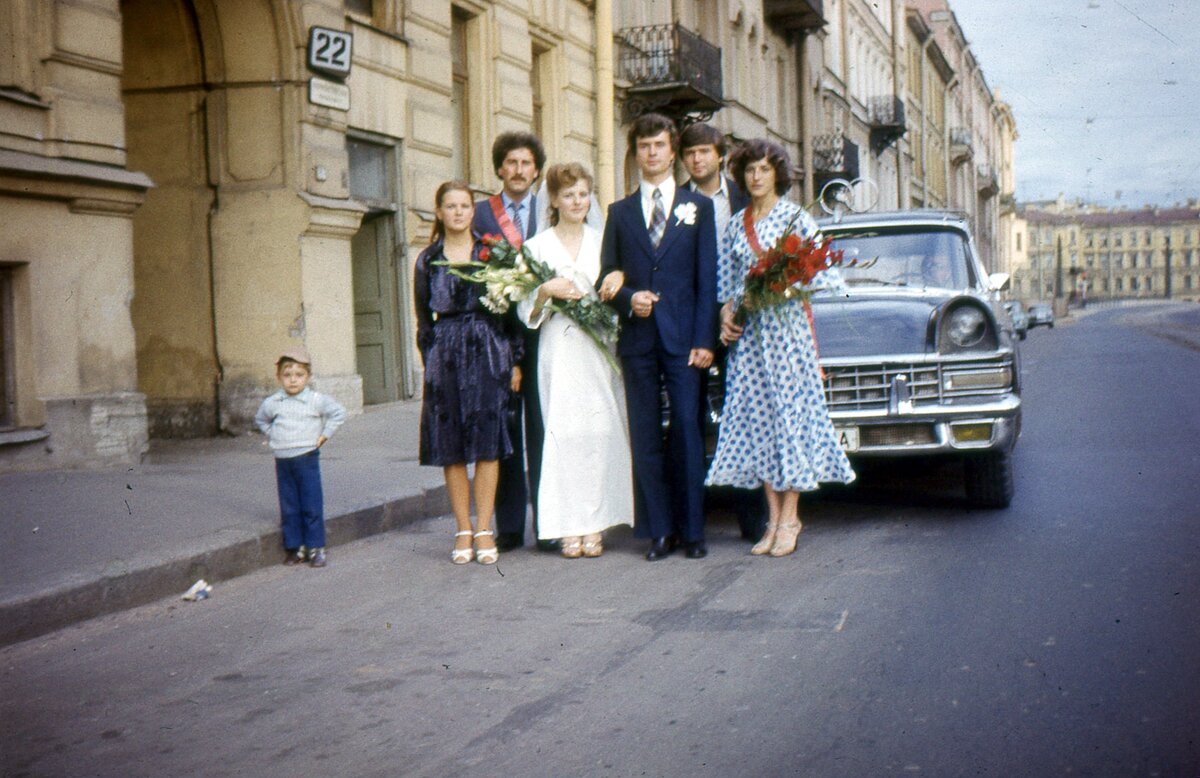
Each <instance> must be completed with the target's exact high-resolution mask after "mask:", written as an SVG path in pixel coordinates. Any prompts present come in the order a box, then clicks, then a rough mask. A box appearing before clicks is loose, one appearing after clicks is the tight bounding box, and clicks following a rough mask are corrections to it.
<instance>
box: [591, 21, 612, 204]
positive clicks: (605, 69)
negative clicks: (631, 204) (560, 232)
mask: <svg viewBox="0 0 1200 778" xmlns="http://www.w3.org/2000/svg"><path fill="white" fill-rule="evenodd" d="M613 100H614V98H613V6H612V0H596V197H597V198H598V199H599V200H600V205H601V207H607V206H608V205H609V204H610V203H612V202H613V201H614V200H615V199H616V196H615V194H616V161H615V160H614V159H613V155H614V154H615V153H616V152H615V149H614V144H613V133H614V132H615V125H614V123H613V114H614V106H613Z"/></svg>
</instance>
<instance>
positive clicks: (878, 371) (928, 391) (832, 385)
mask: <svg viewBox="0 0 1200 778" xmlns="http://www.w3.org/2000/svg"><path fill="white" fill-rule="evenodd" d="M1005 366H1008V367H1009V368H1010V369H1011V366H1012V361H1011V360H1002V361H996V360H987V361H974V362H970V361H968V362H948V363H938V364H917V363H907V364H873V365H833V366H829V365H827V366H825V404H826V405H827V406H828V407H829V410H830V411H867V410H877V409H881V408H886V407H887V405H888V400H889V399H890V395H891V392H892V387H893V385H894V382H895V379H896V378H897V377H898V376H903V377H904V379H905V381H906V382H907V385H908V399H909V400H911V401H912V404H913V407H920V406H922V405H937V404H939V403H942V402H944V401H946V400H947V399H951V398H958V397H973V396H977V397H986V396H995V395H997V394H1003V393H1005V392H1008V391H1010V389H1011V387H1005V388H1003V389H995V388H989V389H979V390H976V391H972V390H963V389H959V390H952V391H947V390H945V389H944V388H943V387H944V384H943V381H942V379H943V376H944V374H945V373H947V372H954V373H959V372H963V373H969V372H971V371H973V370H985V371H987V370H994V369H996V368H1003V367H1005Z"/></svg>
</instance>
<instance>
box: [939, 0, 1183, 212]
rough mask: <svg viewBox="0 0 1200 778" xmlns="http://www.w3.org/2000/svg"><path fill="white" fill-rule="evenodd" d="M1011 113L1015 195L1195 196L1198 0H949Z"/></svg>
mask: <svg viewBox="0 0 1200 778" xmlns="http://www.w3.org/2000/svg"><path fill="white" fill-rule="evenodd" d="M950 7H951V9H952V10H953V11H954V14H955V16H956V17H957V18H958V23H959V25H960V26H961V27H962V29H963V32H964V34H965V35H966V37H967V40H968V41H969V42H970V45H971V49H972V51H974V52H975V56H976V59H977V60H978V61H979V63H980V65H981V67H982V68H983V74H984V78H985V79H986V80H987V83H988V86H990V87H991V88H992V90H993V92H996V93H997V95H998V97H999V98H1000V99H1002V100H1004V101H1005V102H1007V103H1008V104H1009V105H1011V106H1012V109H1013V115H1014V117H1015V118H1016V122H1017V133H1018V135H1019V137H1018V139H1017V145H1016V152H1015V161H1014V164H1015V168H1016V181H1017V200H1018V201H1029V200H1042V199H1053V198H1055V197H1057V196H1058V195H1059V194H1060V193H1061V194H1063V195H1065V196H1066V197H1067V199H1068V200H1073V199H1077V198H1078V199H1082V200H1084V201H1087V202H1092V203H1099V204H1103V205H1109V206H1121V205H1123V206H1126V207H1130V208H1137V207H1141V206H1142V205H1145V204H1151V205H1159V206H1168V205H1171V204H1173V203H1175V202H1183V201H1186V200H1187V199H1188V198H1198V197H1200V127H1198V126H1197V125H1200V0H950Z"/></svg>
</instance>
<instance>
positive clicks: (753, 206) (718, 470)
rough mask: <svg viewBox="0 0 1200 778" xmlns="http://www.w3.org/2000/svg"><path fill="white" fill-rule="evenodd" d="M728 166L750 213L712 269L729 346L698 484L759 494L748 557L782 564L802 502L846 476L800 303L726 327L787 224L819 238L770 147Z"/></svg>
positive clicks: (736, 223) (831, 275) (782, 154)
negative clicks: (756, 528) (750, 276)
mask: <svg viewBox="0 0 1200 778" xmlns="http://www.w3.org/2000/svg"><path fill="white" fill-rule="evenodd" d="M731 166H732V169H733V175H734V180H735V181H736V182H737V183H739V184H741V186H742V188H743V189H744V190H745V191H746V192H747V193H748V194H749V195H750V205H748V206H747V207H746V209H745V211H743V212H739V213H737V214H734V216H733V218H732V219H730V221H729V228H728V229H727V230H726V232H725V235H724V237H723V239H722V241H721V252H720V257H719V260H718V264H717V298H718V299H719V300H720V301H722V302H723V303H724V306H723V307H722V308H721V340H722V342H724V343H726V344H727V345H729V359H728V362H727V363H726V372H725V375H726V380H725V408H724V411H723V413H722V418H721V431H720V435H719V437H718V439H717V451H716V454H715V455H714V457H713V461H712V466H711V467H710V468H709V471H708V478H707V481H706V482H707V483H708V484H710V485H716V484H720V485H727V486H736V487H739V488H742V489H753V488H756V487H758V486H759V485H760V484H761V485H762V487H763V489H764V490H765V491H766V495H767V509H768V513H767V531H766V534H764V535H763V538H762V540H760V541H759V542H758V543H757V544H755V546H754V548H753V549H751V553H752V554H767V553H769V554H770V555H771V556H786V555H788V554H790V553H792V552H793V551H795V550H796V538H797V536H798V535H799V534H800V527H801V524H800V512H799V511H800V492H809V491H813V490H815V489H817V488H818V485H819V484H820V483H822V482H825V483H830V482H840V483H849V482H851V481H853V480H854V471H853V469H851V467H850V462H849V461H848V460H847V459H846V455H845V454H844V453H843V452H842V449H841V446H839V445H838V441H837V435H836V433H835V432H834V429H833V424H832V423H831V422H830V420H829V412H828V410H827V409H826V408H825V395H824V392H823V389H822V384H821V373H820V367H819V365H818V364H817V347H816V343H815V342H814V340H813V334H812V328H811V326H810V324H809V318H808V315H807V312H806V311H805V307H804V303H803V302H802V301H801V300H793V301H791V302H787V303H783V304H781V305H778V306H774V307H772V308H768V309H766V310H763V311H760V312H757V313H752V314H750V316H749V318H748V319H747V320H746V321H745V323H744V324H743V325H742V326H740V327H739V326H738V325H737V324H735V323H734V318H733V315H734V311H735V310H736V308H737V302H738V300H739V299H740V298H741V296H742V290H743V286H744V281H745V278H746V271H747V270H749V269H750V267H751V265H753V264H754V263H755V262H757V261H758V252H759V251H761V250H763V249H766V248H770V247H771V246H773V245H774V244H775V242H776V241H777V240H778V239H779V237H780V236H781V235H782V234H783V233H784V231H785V230H787V228H788V225H789V224H791V225H794V230H795V232H797V233H799V234H801V235H803V236H805V237H809V236H812V235H814V234H815V233H816V232H817V225H816V222H814V221H813V219H812V217H811V216H809V215H808V213H806V212H805V211H804V209H803V208H801V207H800V206H798V205H795V204H794V203H790V202H788V201H786V200H783V199H781V195H783V194H784V193H786V192H787V190H788V189H789V188H790V186H791V175H790V172H789V171H790V170H791V163H790V162H789V161H788V157H787V152H786V151H784V150H783V148H781V147H780V146H778V145H777V144H775V143H771V142H769V141H765V140H753V141H750V142H748V143H746V144H745V145H744V146H742V148H741V149H739V150H738V152H737V153H736V154H735V155H734V157H733V160H732V162H731ZM812 287H824V288H827V289H832V290H837V291H841V290H844V284H843V283H842V280H841V277H840V275H839V274H838V272H837V271H836V270H832V269H831V270H827V271H825V272H823V273H820V274H818V276H817V278H816V279H814V281H813V284H812Z"/></svg>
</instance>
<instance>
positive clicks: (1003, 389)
mask: <svg viewBox="0 0 1200 778" xmlns="http://www.w3.org/2000/svg"><path fill="white" fill-rule="evenodd" d="M821 228H822V231H823V232H824V233H825V234H826V235H827V236H829V237H830V238H831V240H832V241H833V245H834V247H836V248H839V249H841V250H842V251H843V252H844V254H845V260H846V263H847V265H848V264H849V263H850V262H851V261H852V260H857V262H858V264H857V265H856V266H854V267H843V269H842V270H841V274H842V276H843V278H844V279H845V281H846V285H847V290H848V292H847V294H844V295H842V294H834V293H830V292H820V293H817V294H816V295H814V296H813V298H812V313H813V320H814V325H815V332H816V339H817V347H818V350H819V352H820V362H821V366H822V368H823V370H824V373H825V400H826V403H827V405H828V407H829V414H830V417H831V418H832V420H833V423H834V425H835V427H836V428H837V429H838V432H839V435H840V438H841V442H842V446H843V448H844V449H845V450H846V452H847V454H848V455H849V456H850V457H851V460H852V461H853V460H861V459H865V458H872V459H877V458H892V457H912V456H916V455H932V456H938V457H955V458H958V459H961V460H962V461H963V465H964V474H965V477H964V482H965V483H964V485H965V487H966V495H967V498H968V500H969V501H970V502H971V503H972V504H974V505H976V506H980V507H990V508H1000V507H1005V506H1007V505H1008V504H1009V503H1010V501H1011V500H1012V496H1013V461H1012V457H1013V447H1014V445H1015V444H1016V442H1017V436H1018V435H1019V434H1020V430H1021V394H1020V362H1019V355H1018V352H1017V348H1016V341H1015V339H1014V333H1013V329H1012V322H1011V320H1010V318H1009V316H1008V315H1007V312H1005V311H1004V310H1003V307H1002V305H1001V303H1000V301H999V295H998V292H999V290H1000V288H1002V287H1003V286H1004V285H1005V282H1006V277H1004V276H1003V275H1002V274H1001V275H997V276H994V277H992V278H989V277H988V276H986V275H985V273H984V268H983V265H982V264H981V262H980V260H979V258H978V256H977V255H976V253H975V248H974V245H973V242H972V239H971V233H970V226H969V223H968V221H967V219H966V217H965V215H964V214H961V213H957V212H949V211H930V210H912V211H899V212H892V213H882V214H855V215H848V216H845V217H843V218H841V219H838V220H836V221H834V220H826V221H823V222H821ZM718 384H719V381H713V382H711V383H710V389H712V390H713V391H712V392H711V393H710V407H709V410H710V420H711V421H712V422H714V423H716V422H719V418H720V410H719V409H720V401H721V398H720V391H719V386H718Z"/></svg>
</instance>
